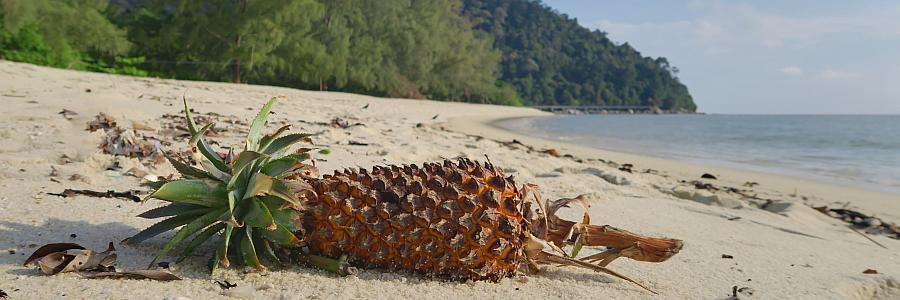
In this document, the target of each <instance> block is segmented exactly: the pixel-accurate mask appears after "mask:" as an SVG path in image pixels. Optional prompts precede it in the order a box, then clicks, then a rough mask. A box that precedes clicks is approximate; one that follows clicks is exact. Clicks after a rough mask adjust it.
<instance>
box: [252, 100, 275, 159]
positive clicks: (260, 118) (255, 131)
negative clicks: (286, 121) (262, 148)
mask: <svg viewBox="0 0 900 300" xmlns="http://www.w3.org/2000/svg"><path fill="white" fill-rule="evenodd" d="M274 104H275V98H272V99H269V102H266V104H265V105H263V107H262V109H260V110H259V113H257V114H256V119H253V123H251V124H250V132H249V133H248V134H247V148H246V150H257V151H258V150H259V140H260V134H262V129H263V127H264V126H266V120H267V119H268V118H269V112H271V111H272V105H274Z"/></svg>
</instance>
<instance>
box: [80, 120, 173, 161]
mask: <svg viewBox="0 0 900 300" xmlns="http://www.w3.org/2000/svg"><path fill="white" fill-rule="evenodd" d="M87 130H88V131H90V132H94V131H97V130H103V132H104V133H106V138H105V139H104V140H103V141H102V142H101V143H100V149H101V150H103V153H106V154H110V155H116V156H126V157H135V158H138V159H140V160H141V161H142V162H143V163H147V164H158V163H161V162H162V161H164V160H165V159H164V157H163V152H162V144H161V143H160V141H159V140H158V139H156V138H152V137H149V136H144V135H143V134H141V133H138V132H137V131H136V130H134V129H126V128H122V127H119V125H118V123H117V122H116V120H115V118H113V117H111V116H109V115H107V114H104V113H100V114H98V115H97V116H96V117H94V120H91V121H90V122H88V125H87Z"/></svg>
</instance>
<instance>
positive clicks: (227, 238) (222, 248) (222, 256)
mask: <svg viewBox="0 0 900 300" xmlns="http://www.w3.org/2000/svg"><path fill="white" fill-rule="evenodd" d="M224 224H225V232H224V233H223V234H222V243H220V244H219V248H218V249H216V254H215V255H213V257H212V258H211V259H210V261H209V271H210V272H215V271H216V269H217V268H218V267H219V265H222V266H224V267H226V268H227V267H228V266H230V265H231V262H229V261H228V247H229V246H230V245H231V236H232V234H233V233H234V226H233V225H231V224H228V223H224Z"/></svg>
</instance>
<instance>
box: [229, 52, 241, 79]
mask: <svg viewBox="0 0 900 300" xmlns="http://www.w3.org/2000/svg"><path fill="white" fill-rule="evenodd" d="M231 69H232V77H231V81H232V82H234V83H241V59H240V58H238V59H235V60H234V62H233V63H231Z"/></svg>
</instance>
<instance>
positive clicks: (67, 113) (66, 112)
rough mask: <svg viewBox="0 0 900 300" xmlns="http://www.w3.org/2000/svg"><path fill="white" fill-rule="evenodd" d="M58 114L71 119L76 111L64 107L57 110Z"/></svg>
mask: <svg viewBox="0 0 900 300" xmlns="http://www.w3.org/2000/svg"><path fill="white" fill-rule="evenodd" d="M58 114H59V115H61V116H63V118H65V119H66V120H72V116H77V115H78V113H77V112H74V111H71V110H68V109H65V108H63V110H61V111H60V112H58Z"/></svg>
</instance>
